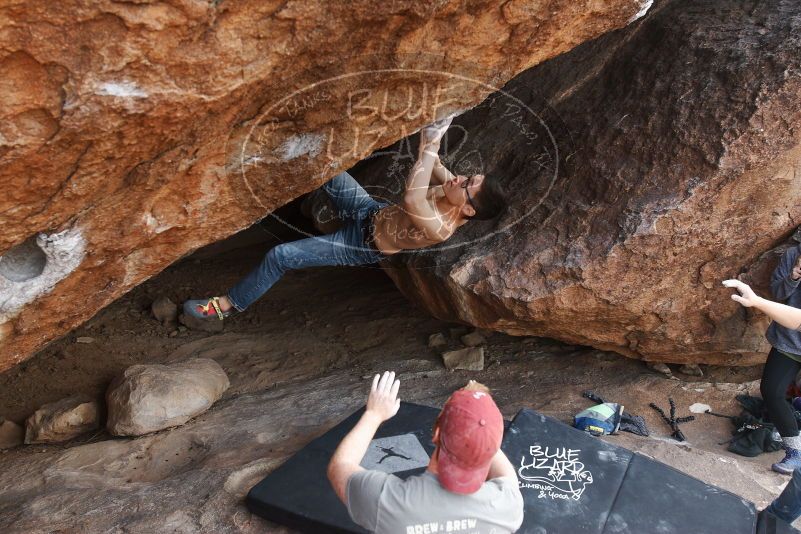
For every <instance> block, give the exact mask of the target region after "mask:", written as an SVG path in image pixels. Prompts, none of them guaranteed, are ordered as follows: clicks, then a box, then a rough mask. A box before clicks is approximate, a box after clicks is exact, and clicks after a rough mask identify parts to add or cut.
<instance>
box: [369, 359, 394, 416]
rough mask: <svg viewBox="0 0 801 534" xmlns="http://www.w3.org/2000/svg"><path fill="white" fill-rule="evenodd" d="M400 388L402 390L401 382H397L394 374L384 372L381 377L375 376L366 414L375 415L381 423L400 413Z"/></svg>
mask: <svg viewBox="0 0 801 534" xmlns="http://www.w3.org/2000/svg"><path fill="white" fill-rule="evenodd" d="M398 388H400V380H395V373H394V372H390V371H384V374H383V375H381V376H379V375H375V377H373V386H372V387H371V388H370V395H369V396H368V397H367V409H366V411H365V413H367V412H371V413H374V414H375V415H377V416H378V417H379V419H380V420H381V422H384V421H386V420H387V419H389V418H391V417H392V416H394V415H395V414H396V413H398V409H399V408H400V399H399V398H398Z"/></svg>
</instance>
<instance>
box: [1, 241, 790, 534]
mask: <svg viewBox="0 0 801 534" xmlns="http://www.w3.org/2000/svg"><path fill="white" fill-rule="evenodd" d="M259 232H263V230H259ZM259 232H256V234H253V231H251V232H250V233H245V234H243V235H240V236H239V237H237V239H236V240H234V241H232V242H231V243H228V244H227V245H222V246H218V247H215V248H212V249H209V250H206V251H202V252H201V253H200V254H198V255H196V256H193V257H190V258H187V259H185V260H184V261H182V262H180V263H178V264H176V265H173V266H172V267H170V268H169V269H167V270H166V271H164V272H163V273H162V274H160V275H159V276H157V277H156V278H154V279H152V280H150V281H149V282H147V283H145V284H143V285H142V286H140V287H138V288H136V289H135V290H133V291H132V292H130V293H129V294H127V295H125V296H124V297H123V298H121V299H119V300H118V301H117V302H115V303H113V304H112V305H110V306H109V307H107V308H106V309H104V310H102V311H101V312H100V313H98V314H97V315H96V316H95V317H94V318H93V319H91V320H90V321H89V322H88V323H86V324H85V325H84V326H82V327H81V328H79V329H77V330H75V331H73V332H72V333H70V334H69V335H67V336H65V337H64V338H62V339H61V340H59V341H57V342H54V343H53V344H51V345H50V346H48V347H47V348H46V349H44V350H43V351H41V352H40V353H38V354H37V355H36V356H34V357H33V358H31V359H30V360H28V361H27V362H25V363H23V364H22V365H20V366H18V367H17V368H15V369H12V370H10V371H8V372H6V373H4V374H2V375H0V416H3V417H6V418H8V419H11V420H14V421H16V422H19V423H24V420H25V418H26V417H28V416H29V415H30V414H31V413H32V412H33V411H34V410H35V409H36V408H38V407H39V406H41V405H42V404H44V403H47V402H52V401H56V400H58V399H61V398H63V397H65V396H68V395H72V394H75V393H82V394H86V395H90V396H94V397H97V398H99V399H101V398H102V397H103V393H104V391H105V388H106V387H107V385H108V383H109V382H110V380H111V379H112V378H113V377H114V376H115V375H116V374H118V373H120V372H121V371H122V370H123V369H125V368H126V367H128V366H130V365H132V364H135V363H150V362H165V361H173V360H178V359H183V358H186V357H189V356H202V357H208V358H213V359H215V360H216V361H217V362H218V363H220V365H221V366H222V367H223V369H225V371H226V372H227V373H228V375H229V378H230V381H231V388H230V389H229V390H228V391H227V392H226V394H225V397H224V398H223V400H221V401H220V403H218V404H220V405H223V406H226V405H227V406H230V405H231V403H236V402H239V401H242V402H245V399H250V398H252V396H253V395H262V396H264V395H266V396H268V397H269V396H270V395H279V394H280V395H284V394H285V392H293V391H299V390H303V389H304V388H308V387H316V388H320V387H324V386H320V385H319V384H324V385H325V384H330V385H331V387H332V388H334V387H339V386H338V385H337V384H344V383H347V384H349V386H348V387H353V388H355V391H357V394H356V395H357V400H355V401H354V402H355V404H356V405H354V409H355V407H358V406H357V405H358V403H359V402H361V401H359V400H358V398H359V396H360V395H361V394H360V393H358V391H361V390H362V389H363V390H365V391H366V388H367V387H368V378H369V377H370V376H371V375H372V373H374V372H377V371H380V370H383V369H386V368H392V369H396V370H398V372H399V377H400V379H401V381H402V385H401V396H402V397H404V398H406V399H407V400H413V401H415V402H420V403H424V404H430V405H432V406H437V405H439V404H441V403H442V402H443V401H444V400H445V399H446V398H447V396H448V394H449V393H450V392H451V391H452V390H453V389H455V388H456V387H459V385H461V384H463V383H464V382H466V381H467V380H468V379H476V380H479V381H481V382H484V383H486V384H487V385H488V386H490V387H491V388H492V390H493V393H494V396H495V398H496V401H497V402H498V405H499V406H500V407H501V410H502V411H503V413H504V415H505V416H507V417H512V416H513V415H514V414H515V413H516V412H517V410H518V409H520V408H522V407H530V408H534V409H536V410H538V411H540V412H542V413H544V414H546V415H550V416H553V417H556V418H558V419H560V420H563V421H565V422H569V421H570V419H571V417H572V416H573V415H574V414H575V413H577V412H578V411H580V410H581V409H583V408H585V407H587V406H589V405H590V403H589V402H588V401H587V400H586V399H583V398H582V397H581V392H582V391H583V390H587V389H592V390H594V391H595V392H596V393H598V394H600V395H602V396H604V397H606V398H607V400H611V401H615V402H620V403H622V404H624V405H625V406H626V410H627V411H629V412H631V413H634V414H639V415H642V416H644V417H645V418H646V421H647V423H648V426H649V429H650V430H651V433H652V435H651V437H649V438H641V437H638V436H634V435H632V434H626V433H622V434H620V435H618V436H611V437H608V438H606V439H608V440H609V441H610V442H613V443H616V444H620V445H623V446H625V447H628V448H630V449H633V450H637V451H640V452H642V453H644V454H648V455H650V456H652V457H654V458H656V459H658V460H660V461H663V462H666V463H668V464H670V465H672V466H674V467H676V468H677V469H680V470H682V471H685V472H687V473H689V474H691V475H694V476H696V477H698V478H701V479H702V480H705V481H707V482H710V483H714V484H717V485H719V486H721V487H723V488H725V489H728V490H730V491H733V492H735V493H737V494H739V495H741V496H742V497H744V498H747V499H749V500H752V501H754V502H755V503H756V504H757V506H759V507H762V506H764V505H765V504H767V503H768V502H769V501H770V499H772V498H773V496H775V495H776V494H778V492H779V491H780V490H781V487H782V485H783V484H784V482H785V481H786V478H783V477H781V476H780V475H777V474H775V473H772V472H771V471H770V468H769V466H770V463H772V462H774V461H776V460H777V459H778V458H779V457H780V456H781V455H780V453H773V454H766V455H762V456H759V457H757V458H753V459H752V458H744V457H740V456H736V455H733V454H731V453H728V452H727V451H726V450H725V445H722V444H721V443H723V442H725V441H726V440H728V439H729V437H730V431H731V424H730V423H729V422H728V421H727V420H725V419H719V418H716V417H712V416H709V415H703V414H698V415H697V416H696V417H697V418H696V420H695V421H692V422H689V423H686V424H684V425H682V429H683V431H684V433H685V435H686V436H687V442H685V443H678V442H675V441H674V440H672V439H670V438H669V434H670V430H669V429H668V427H667V426H666V425H665V424H663V423H662V422H661V420H660V419H659V418H658V416H657V415H656V414H655V412H654V411H653V410H652V409H651V408H649V407H648V403H649V402H656V403H657V404H658V405H660V406H663V407H664V408H665V409H667V408H668V397H673V398H674V399H675V400H676V403H677V405H678V411H679V414H680V415H688V414H689V411H688V409H689V406H690V405H691V404H693V403H696V402H700V403H705V404H708V405H710V406H711V407H712V409H713V411H715V412H719V413H726V414H736V413H738V412H739V409H738V407H737V405H736V403H735V401H734V396H735V395H736V394H738V393H744V392H747V393H751V394H758V378H759V374H760V371H761V369H760V368H758V367H750V368H722V367H708V366H702V368H703V371H704V373H705V376H704V377H703V378H699V377H691V376H685V375H682V374H680V373H678V369H677V367H674V369H673V371H674V375H675V376H676V379H668V378H667V377H665V376H663V375H660V374H658V373H656V372H654V371H651V370H650V369H648V368H647V367H646V365H645V364H644V363H643V362H640V361H636V360H631V359H627V358H624V357H622V356H619V355H616V354H613V353H608V352H603V351H598V350H594V349H591V348H587V347H575V346H569V345H565V344H563V343H560V342H557V341H553V340H548V339H541V338H515V337H511V336H507V335H504V334H500V333H494V334H491V335H489V337H488V341H487V345H486V354H487V365H486V368H485V370H484V371H480V372H470V371H456V372H449V371H447V370H446V369H445V368H444V366H443V365H442V362H441V358H440V356H439V354H438V352H437V351H435V350H433V349H430V348H428V346H427V339H428V336H429V335H430V334H432V333H435V332H443V333H445V334H446V337H447V338H448V339H449V343H450V346H451V347H453V348H457V347H459V346H460V343H459V341H458V336H459V335H460V334H461V333H465V332H467V331H468V328H467V327H466V326H464V325H455V324H448V323H444V322H442V321H439V320H437V319H434V318H432V317H430V316H428V315H427V314H426V313H425V312H423V311H421V310H419V309H416V308H415V307H414V306H413V305H412V304H411V303H409V302H408V301H407V300H405V299H404V298H403V296H402V295H401V294H400V293H399V292H398V291H397V289H396V288H395V287H394V285H393V284H392V283H391V281H390V280H389V279H388V278H387V277H386V276H385V275H384V274H383V272H382V271H381V270H380V269H378V268H370V267H367V268H326V269H313V270H306V271H298V272H292V273H289V274H288V275H287V276H286V277H285V278H284V279H283V280H281V281H280V282H279V283H278V284H276V286H274V287H273V289H272V290H271V291H270V292H269V293H268V294H267V295H266V296H265V297H264V298H262V299H261V300H260V301H259V302H257V303H256V304H255V305H254V306H253V307H251V308H250V309H249V310H247V312H246V313H243V314H238V315H236V316H234V317H232V318H230V319H228V320H226V322H225V329H224V331H223V332H220V333H206V332H199V331H193V330H188V329H185V328H184V327H179V326H178V325H172V324H171V325H162V324H160V323H158V322H157V321H156V320H155V319H154V318H153V317H152V315H151V312H150V305H151V303H152V302H153V301H154V300H155V299H156V298H157V297H159V296H167V297H169V298H170V299H172V300H173V301H174V302H176V303H180V302H182V301H183V300H185V299H187V298H190V297H201V296H207V295H210V294H219V293H221V292H222V291H224V290H225V289H226V288H227V287H229V286H230V285H231V284H232V283H234V282H235V281H236V280H237V279H239V277H241V276H242V275H244V274H245V273H246V272H247V271H248V270H249V269H250V268H251V267H252V266H253V265H255V264H256V263H257V262H258V261H259V259H260V257H261V255H262V254H263V253H264V252H265V251H266V250H267V249H268V248H269V246H271V243H269V242H264V241H263V239H262V240H261V242H257V243H256V244H252V245H250V246H248V247H246V248H239V249H236V250H230V247H232V246H236V245H238V244H242V243H245V242H254V241H260V239H259V238H260V237H261V236H260V235H258V233H259ZM254 237H255V239H254ZM220 250H222V251H224V252H223V253H222V254H220V253H219V251H220ZM83 338H91V342H86V341H90V340H88V339H83ZM79 340H80V342H79ZM313 384H317V385H315V386H312V385H313ZM271 391H272V392H273V393H271ZM324 393H325V391H318V394H324ZM331 395H337V393H336V391H335V390H332V391H331ZM226 403H228V404H226ZM217 409H218V406H216V405H215V407H213V408H212V409H211V410H210V412H211V413H213V412H214V411H215V410H217ZM219 409H222V408H219ZM305 412H306V413H304V414H303V415H304V417H303V420H304V425H303V426H302V427H301V430H298V432H297V433H296V435H295V436H282V439H289V440H290V442H291V443H293V445H292V446H300V445H302V444H303V443H305V442H307V441H308V440H309V439H311V438H312V437H313V436H314V435H318V434H319V433H320V432H322V431H324V430H325V429H326V428H327V426H326V425H328V426H330V421H329V419H326V417H329V416H326V417H323V416H322V415H321V416H320V417H315V415H314V414H315V407H313V406H309V407H308V408H306V409H305ZM345 415H347V414H346V413H342V414H341V416H342V417H344V416H345ZM275 417H276V420H274V421H271V422H270V424H271V425H276V426H281V425H284V424H288V421H285V420H283V419H281V417H289V416H286V415H278V412H276V414H275ZM192 424H193V423H191V422H190V423H189V424H187V425H185V427H184V428H187V427H191V425H192ZM289 428H292V425H291V424H290V425H289ZM170 432H177V433H180V432H181V431H180V430H176V431H170ZM176 435H178V434H176ZM139 439H148V438H139ZM292 440H294V441H292ZM105 441H110V442H114V443H119V441H116V442H115V441H114V439H113V438H111V436H109V435H107V434H106V433H105V432H104V431H99V432H97V433H95V434H93V435H86V436H83V437H81V438H78V439H76V440H74V441H73V442H70V443H67V444H59V445H50V446H36V447H35V449H36V455H37V456H36V457H37V458H39V459H40V461H41V463H42V465H43V466H44V465H46V464H47V463H48V462H47V460H42V459H45V458H47V457H49V456H52V461H53V462H56V461H60V460H59V459H60V458H63V457H64V455H65V454H67V453H68V452H69V451H70V449H76V450H80V449H81V448H82V447H91V446H93V445H96V444H99V443H101V442H105ZM136 441H137V440H130V441H129V443H135V442H136ZM32 449H33V447H22V448H19V449H15V450H11V451H3V454H0V471H2V470H3V469H5V470H6V471H7V472H9V473H10V472H11V471H15V470H17V469H23V467H22V464H24V463H26V462H28V461H29V460H30V458H31V454H33V452H34V451H33V450H32ZM273 450H274V449H273V448H271V449H269V451H270V452H269V454H272V455H273V457H272V459H270V462H269V463H270V467H269V468H267V469H266V471H269V470H270V469H272V468H274V466H275V465H277V463H276V462H278V461H279V460H280V459H282V458H285V457H286V454H288V453H291V450H287V449H286V446H284V448H283V449H281V448H280V447H279V448H275V450H276V452H274V453H273ZM65 451H66V452H65ZM41 453H45V454H44V455H42V454H41ZM76 454H77V453H76ZM265 454H268V453H265ZM264 461H267V460H266V459H264ZM234 463H236V462H234ZM243 463H244V460H243ZM234 467H236V466H234ZM240 467H241V466H240ZM232 468H233V467H232ZM32 469H33V468H32ZM42 469H45V467H42ZM34 470H35V469H34ZM264 472H265V470H261V471H259V472H258V475H259V476H263V474H264ZM251 474H252V473H251ZM10 476H11V474H9V477H10ZM243 480H244V482H242V487H241V488H238V489H237V491H238V492H239V493H236V492H235V493H236V495H238V497H237V499H240V500H235V501H232V502H234V504H231V505H230V506H234V507H236V509H237V514H239V513H246V512H242V510H244V507H243V506H242V503H241V497H242V496H243V495H244V493H246V491H247V487H246V486H247V485H248V484H252V483H253V482H255V481H257V480H258V478H256V479H253V477H252V476H251V477H250V478H247V477H246V478H244V479H243ZM8 484H9V485H10V484H12V482H11V479H9V482H8ZM7 487H10V486H7ZM226 487H228V486H226ZM2 490H3V485H2V480H0V526H3V525H5V527H6V528H8V529H10V530H11V531H22V530H14V528H13V527H15V526H17V527H18V528H21V527H20V526H19V525H20V524H21V523H19V521H21V520H20V519H19V517H17V516H13V517H12V516H11V515H9V514H10V512H8V510H11V508H10V507H11V506H12V503H11V502H10V501H9V502H7V503H6V504H7V505H8V506H9V507H7V508H4V507H3V497H2ZM31 491H32V492H36V491H40V492H45V490H44V489H42V488H40V487H38V486H36V487H34V486H31ZM226 502H227V501H226ZM120 506H123V505H122V504H121V505H120ZM226 506H228V505H226ZM4 515H5V520H4V518H3V516H4ZM237 517H240V516H237ZM119 521H120V522H125V521H126V519H125V518H124V516H121V518H120V519H119ZM221 521H222V520H221ZM250 521H252V525H255V527H253V528H254V529H255V530H253V531H259V528H262V527H259V526H258V525H262V526H263V528H264V530H271V529H270V528H267V527H266V525H267V523H266V522H263V521H262V520H261V519H259V518H252V519H250ZM26 524H27V523H26ZM64 524H69V523H58V525H60V526H61V527H63V525H64ZM54 526H56V524H55V523H52V524H51V523H47V521H45V520H42V521H39V522H38V523H31V524H30V525H29V526H27V527H25V529H26V530H27V531H36V532H38V531H40V530H37V529H39V528H41V529H42V530H41V531H47V530H49V529H51V528H54ZM123 526H124V525H123ZM89 528H90V530H91V527H89ZM98 528H99V527H98ZM246 530H247V529H246ZM237 531H244V530H242V529H240V530H237ZM248 531H251V530H248Z"/></svg>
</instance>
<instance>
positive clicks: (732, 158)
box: [361, 0, 801, 365]
mask: <svg viewBox="0 0 801 534" xmlns="http://www.w3.org/2000/svg"><path fill="white" fill-rule="evenodd" d="M505 90H506V91H508V94H509V95H510V96H507V95H499V96H498V97H497V98H494V102H489V101H488V102H487V103H486V104H482V105H481V106H479V107H477V108H475V109H473V110H471V111H470V112H469V113H467V114H465V115H463V116H462V117H459V118H457V119H456V120H455V121H454V123H455V124H456V126H457V130H458V131H456V132H453V133H452V134H449V135H455V136H456V140H455V141H453V142H451V147H450V148H447V147H443V153H444V154H445V156H446V160H447V161H449V162H450V163H451V164H452V165H454V166H456V167H457V170H458V167H459V166H460V165H462V164H463V163H465V162H466V163H469V164H471V165H472V166H471V165H466V166H464V165H463V168H464V169H466V170H463V171H462V172H464V173H467V172H470V171H471V170H472V171H474V172H475V171H479V172H485V173H486V174H487V175H488V176H490V177H491V178H494V179H499V180H501V181H502V182H503V183H504V185H505V186H506V188H507V190H509V191H510V192H511V193H512V205H511V208H510V210H509V212H507V214H506V215H505V216H504V217H503V218H502V219H501V220H500V221H498V222H496V224H495V225H493V224H492V223H480V222H479V223H471V224H468V225H466V226H465V227H463V228H461V229H460V230H459V233H458V236H457V237H456V238H455V239H456V241H455V242H454V243H452V244H451V245H452V246H450V247H449V248H440V249H439V250H436V251H432V252H426V253H420V254H412V255H403V256H397V257H396V258H395V259H394V260H393V261H392V263H393V269H392V270H391V276H392V277H393V279H394V280H395V281H396V283H397V285H398V286H399V287H400V288H401V290H402V291H403V292H404V293H405V294H406V295H407V296H409V297H410V298H412V299H413V300H414V301H416V302H418V303H420V304H421V305H422V306H424V307H425V308H426V309H428V310H429V311H430V312H431V313H432V314H434V315H435V316H436V317H438V318H441V319H445V320H458V321H462V322H467V323H471V324H474V325H477V326H482V327H487V328H493V329H496V330H500V331H504V332H507V333H510V334H514V335H530V334H533V335H541V336H548V337H554V338H557V339H561V340H565V341H568V342H571V343H579V344H583V345H590V346H593V347H597V348H603V349H607V350H614V351H617V352H619V353H622V354H625V355H628V356H631V357H637V358H643V359H645V360H648V361H664V362H674V363H716V364H722V365H751V364H755V363H759V362H761V361H762V360H764V357H765V354H766V351H767V350H766V349H767V344H766V341H765V340H764V337H763V332H764V328H765V327H766V325H767V322H766V320H765V318H764V316H761V315H759V314H755V313H753V312H751V311H748V310H745V309H743V308H741V307H739V306H738V305H736V304H735V303H733V302H732V301H731V300H730V298H729V295H730V293H731V291H730V290H726V289H725V288H723V287H721V284H720V282H721V280H724V279H726V278H730V277H734V276H737V275H738V274H742V275H743V276H744V278H745V279H746V280H749V281H751V282H753V283H754V284H756V287H757V289H758V290H760V291H762V292H763V294H764V292H765V291H766V290H767V281H768V278H769V275H770V272H771V270H772V269H773V267H774V266H775V265H776V260H777V258H778V253H780V252H781V251H782V250H783V247H784V245H783V241H784V240H785V239H786V238H787V237H788V236H789V235H790V234H791V233H792V232H793V231H794V230H795V229H796V226H797V225H798V224H799V221H801V187H799V183H801V182H799V178H798V176H799V172H798V171H801V128H798V127H797V125H798V124H799V123H801V96H799V95H801V4H799V3H798V2H795V1H792V0H772V1H767V2H759V3H755V4H747V3H743V2H739V1H734V0H722V1H721V0H703V1H698V2H662V3H660V4H657V5H656V6H655V7H654V8H652V10H651V12H650V13H649V15H648V17H646V19H645V20H644V21H643V22H642V23H640V24H638V25H635V26H631V27H629V28H626V29H624V30H620V31H618V32H615V33H612V34H608V35H606V36H604V37H602V38H600V39H598V40H596V41H593V42H591V43H587V44H585V45H582V46H580V47H578V48H576V49H574V50H573V51H571V52H570V53H568V54H565V55H563V56H561V57H559V58H556V59H555V60H553V61H549V62H547V63H545V64H543V65H540V66H538V67H536V68H534V69H531V70H530V71H528V72H526V73H524V74H522V75H520V76H518V77H517V78H516V79H515V80H513V81H512V82H510V83H509V84H508V86H507V87H506V88H505ZM515 98H517V99H519V100H518V101H515V100H514V99H515ZM526 106H528V108H529V109H530V111H531V112H532V113H531V114H527V113H523V112H522V111H520V110H522V109H523V108H525V107H526ZM532 117H534V118H532ZM452 130H453V129H452ZM476 152H478V153H480V154H481V155H482V156H483V160H480V161H477V158H475V157H472V160H471V156H470V155H471V154H475V153H476ZM557 164H558V168H557ZM388 165H389V166H388ZM387 168H390V169H391V165H390V164H388V163H387V162H386V161H384V162H382V163H381V165H380V166H379V165H378V164H377V163H376V164H372V163H371V164H370V165H369V166H366V167H365V168H364V169H363V170H364V172H363V173H362V174H361V176H362V177H363V178H367V179H369V176H382V174H385V173H386V172H385V171H386V169H387ZM459 243H461V246H460V245H459ZM774 247H780V248H778V249H776V250H775V251H774V250H773V249H774ZM766 251H767V252H766Z"/></svg>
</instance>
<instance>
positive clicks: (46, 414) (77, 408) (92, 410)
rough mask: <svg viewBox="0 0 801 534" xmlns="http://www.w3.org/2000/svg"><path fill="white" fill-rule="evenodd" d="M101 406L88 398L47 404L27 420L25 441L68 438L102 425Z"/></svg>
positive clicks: (63, 439) (49, 440)
mask: <svg viewBox="0 0 801 534" xmlns="http://www.w3.org/2000/svg"><path fill="white" fill-rule="evenodd" d="M99 411H100V410H99V406H98V404H97V402H96V401H93V400H89V399H87V398H85V397H68V398H66V399H61V400H60V401H57V402H52V403H50V404H45V405H44V406H42V407H41V408H39V409H38V410H36V411H35V412H34V413H33V415H31V416H30V417H29V418H28V419H27V421H25V443H58V442H60V441H67V440H70V439H72V438H75V437H77V436H80V435H81V434H83V433H85V432H89V431H90V430H95V429H97V428H98V427H99V426H100V421H99V417H98V412H99Z"/></svg>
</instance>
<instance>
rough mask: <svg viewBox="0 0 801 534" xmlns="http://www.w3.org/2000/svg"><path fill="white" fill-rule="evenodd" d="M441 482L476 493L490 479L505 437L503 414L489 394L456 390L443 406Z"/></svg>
mask: <svg viewBox="0 0 801 534" xmlns="http://www.w3.org/2000/svg"><path fill="white" fill-rule="evenodd" d="M437 424H438V426H439V459H438V467H437V471H438V475H439V477H438V478H439V483H440V484H441V485H442V487H443V488H445V489H447V490H448V491H452V492H454V493H465V494H466V493H475V492H476V491H478V489H479V488H480V487H481V485H482V484H483V483H484V481H486V480H487V473H488V472H489V468H490V463H492V457H493V456H495V453H496V452H498V449H499V448H500V447H501V440H502V439H503V416H502V415H501V412H500V410H498V407H497V406H496V405H495V401H493V400H492V397H491V396H490V394H489V393H485V392H483V391H469V390H465V389H460V390H458V391H456V392H455V393H454V394H453V395H451V397H450V398H449V399H448V401H447V402H446V403H445V406H444V407H443V408H442V413H440V415H439V418H438V419H437Z"/></svg>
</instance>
